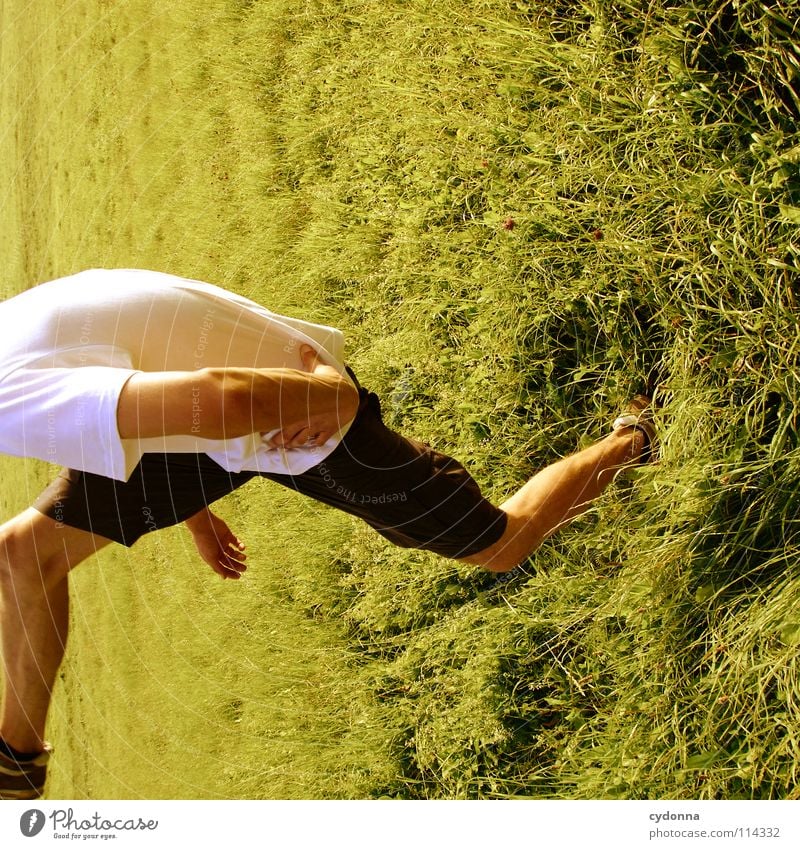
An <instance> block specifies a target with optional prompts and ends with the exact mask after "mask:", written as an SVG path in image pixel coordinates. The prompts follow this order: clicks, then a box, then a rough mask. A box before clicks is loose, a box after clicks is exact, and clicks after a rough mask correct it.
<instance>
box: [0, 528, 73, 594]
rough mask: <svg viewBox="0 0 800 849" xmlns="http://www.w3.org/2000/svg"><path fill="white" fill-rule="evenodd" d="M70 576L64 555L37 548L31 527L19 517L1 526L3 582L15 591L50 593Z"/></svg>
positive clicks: (0, 547) (0, 571)
mask: <svg viewBox="0 0 800 849" xmlns="http://www.w3.org/2000/svg"><path fill="white" fill-rule="evenodd" d="M67 572H69V565H68V564H67V563H66V558H65V556H64V554H63V552H59V551H55V552H53V551H49V550H47V546H45V547H44V549H43V548H42V547H41V546H37V544H36V538H35V535H34V533H33V529H32V527H31V523H30V522H28V521H26V516H25V514H24V513H23V514H20V515H19V516H17V517H15V518H14V519H11V520H9V521H8V522H6V523H5V524H4V525H2V526H0V581H2V583H3V584H4V585H5V586H7V587H12V586H13V587H14V589H15V591H17V590H21V589H23V588H31V587H44V588H45V589H49V588H50V587H51V586H54V585H55V584H57V583H59V582H60V581H61V580H63V579H64V577H65V576H66V574H67Z"/></svg>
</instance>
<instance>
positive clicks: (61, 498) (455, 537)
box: [33, 389, 506, 558]
mask: <svg viewBox="0 0 800 849" xmlns="http://www.w3.org/2000/svg"><path fill="white" fill-rule="evenodd" d="M360 393H361V405H360V407H359V412H358V415H357V416H356V420H355V421H354V422H353V424H352V425H351V427H350V430H349V431H348V433H347V435H346V436H345V438H344V439H343V440H342V442H341V443H340V444H339V445H338V446H337V448H336V449H335V450H334V451H333V453H332V454H330V455H329V456H328V457H326V458H325V460H323V461H322V462H321V463H320V464H319V465H317V466H314V467H313V468H312V469H309V470H308V471H307V472H304V473H303V474H301V475H276V474H262V473H259V472H239V473H231V472H226V471H225V470H224V469H223V468H222V467H221V466H219V465H218V464H217V463H215V462H214V461H213V460H211V459H210V458H209V457H207V456H206V455H205V454H146V455H144V457H142V460H141V462H140V463H139V465H138V466H137V467H136V469H135V470H134V472H133V474H132V475H131V477H130V478H129V480H127V481H125V482H124V483H123V482H120V481H115V480H111V479H110V478H104V477H100V476H99V475H94V474H91V473H88V472H77V471H74V470H72V469H65V470H64V471H62V472H61V474H60V475H59V477H58V478H56V480H55V481H54V482H53V483H52V484H51V485H50V486H49V487H48V488H47V489H46V490H45V491H44V492H43V493H42V495H41V496H40V497H39V498H38V499H37V501H36V503H35V504H34V505H33V506H34V507H35V508H36V509H37V510H39V512H41V513H44V514H45V515H46V516H49V517H50V518H52V519H55V520H56V521H58V522H61V523H63V524H65V525H69V526H71V527H76V528H80V529H81V530H86V531H90V532H91V533H94V534H99V535H100V536H104V537H107V538H108V539H111V540H114V541H115V542H119V543H122V544H123V545H128V546H130V545H133V544H134V543H135V542H136V540H138V539H139V537H140V536H142V535H143V534H146V533H148V532H150V531H155V530H158V529H159V528H165V527H168V526H169V525H175V524H177V523H178V522H182V521H184V520H185V519H188V518H189V517H190V516H193V515H194V514H195V513H197V512H198V511H200V510H202V509H203V508H204V507H206V506H208V505H209V504H212V503H213V502H214V501H216V500H217V499H219V498H222V497H223V496H224V495H227V494H228V493H230V492H233V490H235V489H237V488H238V487H240V486H242V485H243V484H245V483H247V481H249V480H252V479H253V478H255V477H265V478H269V479H270V480H273V481H275V482H276V483H279V484H281V485H282V486H285V487H288V488H290V489H295V490H297V491H298V492H301V493H303V494H304V495H308V496H310V497H311V498H314V499H316V500H317V501H321V502H323V503H325V504H329V505H331V506H332V507H336V508H338V509H339V510H344V511H345V512H346V513H350V514H351V515H353V516H358V517H359V518H360V519H363V520H364V521H365V522H367V524H369V525H370V526H371V527H373V528H375V530H376V531H378V533H380V534H382V535H383V536H384V537H386V538H387V539H388V540H390V541H391V542H393V543H395V544H396V545H399V546H402V547H404V548H421V549H425V550H427V551H433V552H436V553H437V554H441V555H443V556H445V557H455V558H458V557H466V556H468V555H470V554H475V553H477V552H479V551H481V550H482V549H484V548H486V547H487V546H489V545H491V544H492V543H494V542H496V541H497V540H498V539H499V538H500V537H501V536H502V534H503V531H504V530H505V526H506V514H505V513H504V512H503V511H502V510H499V509H498V508H497V507H495V506H494V505H492V504H491V503H490V502H488V501H487V500H486V499H485V498H484V497H483V496H482V495H481V493H480V489H479V487H478V485H477V483H476V482H475V481H474V480H473V478H472V477H471V475H470V474H469V473H468V472H467V471H466V469H464V467H463V466H462V465H461V464H460V463H458V462H457V461H456V460H453V459H452V458H450V457H447V456H445V455H444V454H440V453H439V452H437V451H434V450H433V449H432V448H430V447H429V446H427V445H423V444H422V443H420V442H416V441H414V440H411V439H406V438H405V437H403V436H400V435H399V434H397V433H394V432H393V431H391V430H389V429H388V428H387V427H386V426H385V425H384V423H383V420H382V418H381V411H380V404H379V402H378V398H377V396H376V395H374V394H373V393H371V392H367V391H366V390H364V389H361V390H360Z"/></svg>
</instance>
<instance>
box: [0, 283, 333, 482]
mask: <svg viewBox="0 0 800 849" xmlns="http://www.w3.org/2000/svg"><path fill="white" fill-rule="evenodd" d="M303 344H308V345H313V346H314V347H315V348H316V349H317V351H318V352H319V353H320V355H321V356H322V359H323V360H324V361H325V362H326V363H328V364H329V365H333V366H334V367H336V368H337V369H338V370H339V371H340V372H341V373H342V374H345V371H344V359H343V356H344V337H343V335H342V333H341V331H339V330H336V329H335V328H332V327H324V326H321V325H316V324H310V323H308V322H305V321H300V320H298V319H292V318H285V317H284V316H280V315H276V314H275V313H272V312H270V311H269V310H267V309H265V308H264V307H262V306H260V305H259V304H257V303H255V302H253V301H250V300H248V299H247V298H242V297H239V296H238V295H234V294H233V293H231V292H228V291H226V290H224V289H220V288H218V287H216V286H211V285H209V284H208V283H200V282H198V281H194V280H184V279H183V278H180V277H173V276H171V275H168V274H161V273H158V272H153V271H138V270H101V269H97V270H92V271H84V272H81V273H80V274H75V275H73V276H71V277H64V278H62V279H60V280H54V281H52V282H50V283H43V284H41V285H40V286H34V287H33V288H32V289H28V290H27V291H25V292H23V293H22V294H20V295H17V296H16V297H13V298H10V299H9V300H7V301H3V302H2V303H0V451H2V452H3V453H6V454H14V455H17V456H21V457H36V458H39V459H41V460H46V461H48V462H51V463H57V464H59V465H63V466H68V467H70V468H73V469H81V470H83V471H87V472H95V473H97V474H100V475H104V476H105V477H109V478H115V479H116V480H127V478H128V477H129V476H130V474H131V472H132V471H133V469H134V468H135V467H136V464H137V463H138V462H139V460H140V459H141V456H142V454H144V453H149V452H155V453H162V452H184V453H202V454H207V455H208V456H209V457H211V458H212V459H213V460H215V461H216V462H217V463H219V464H220V465H221V466H222V467H223V468H225V469H227V470H228V471H232V472H238V471H243V470H253V471H262V472H275V473H278V474H300V473H301V472H304V471H306V470H307V469H309V468H311V467H312V466H314V465H316V464H317V463H319V462H321V461H322V460H323V459H324V458H325V457H326V456H328V454H330V452H331V451H333V449H334V448H335V447H336V445H337V444H338V443H339V441H340V440H341V438H342V436H343V433H344V431H342V432H340V433H339V434H337V435H336V436H335V437H332V438H331V439H330V440H328V442H326V443H325V444H324V445H321V446H319V447H316V448H295V449H291V450H277V449H273V448H270V447H269V446H268V445H267V444H266V440H267V439H268V438H269V436H270V435H271V434H260V433H254V434H252V435H249V436H243V437H239V438H236V439H227V440H224V441H223V440H211V439H200V438H197V437H195V436H192V435H190V434H187V435H182V436H168V437H159V438H155V439H121V438H120V436H119V433H118V430H117V402H118V399H119V395H120V392H121V391H122V387H123V386H124V385H125V383H126V382H127V380H128V379H129V378H130V376H131V375H132V374H134V373H135V372H137V371H146V372H154V371H191V370H195V369H200V368H205V367H209V366H215V367H220V366H223V367H225V366H227V367H237V366H238V367H248V368H249V367H252V368H295V369H300V368H302V363H301V360H300V353H299V349H300V346H301V345H303ZM200 404H201V399H200V398H199V396H198V398H197V409H196V410H195V409H193V413H197V414H199V413H200V412H201V408H200Z"/></svg>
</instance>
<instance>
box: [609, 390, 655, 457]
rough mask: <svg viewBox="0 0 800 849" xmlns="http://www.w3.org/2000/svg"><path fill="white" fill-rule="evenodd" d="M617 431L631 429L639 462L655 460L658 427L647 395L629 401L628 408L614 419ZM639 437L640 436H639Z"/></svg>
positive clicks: (637, 396)
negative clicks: (654, 421) (656, 427)
mask: <svg viewBox="0 0 800 849" xmlns="http://www.w3.org/2000/svg"><path fill="white" fill-rule="evenodd" d="M611 427H612V429H613V430H614V431H615V432H618V431H622V430H626V429H628V428H630V429H631V431H632V433H633V436H634V441H633V451H634V456H635V457H636V459H637V463H638V464H640V465H641V464H643V463H648V462H654V461H655V457H656V452H657V443H658V440H657V437H656V429H655V425H654V424H653V407H652V402H651V400H650V399H649V398H648V397H647V396H646V395H636V396H634V397H633V398H632V399H631V400H630V401H629V402H628V410H627V412H626V413H624V414H623V415H621V416H620V417H619V418H617V419H615V420H614V424H613V425H612V426H611ZM637 437H638V438H637Z"/></svg>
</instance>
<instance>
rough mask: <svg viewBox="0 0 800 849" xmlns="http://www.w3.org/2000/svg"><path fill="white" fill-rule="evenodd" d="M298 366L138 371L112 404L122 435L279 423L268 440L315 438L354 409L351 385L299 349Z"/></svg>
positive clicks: (206, 433)
mask: <svg viewBox="0 0 800 849" xmlns="http://www.w3.org/2000/svg"><path fill="white" fill-rule="evenodd" d="M303 363H304V365H305V366H306V367H307V368H309V371H308V372H305V371H300V370H297V369H253V368H207V369H200V370H198V371H172V372H138V373H137V374H134V375H133V376H132V377H131V379H130V380H129V381H128V382H127V383H126V384H125V387H124V388H123V390H122V392H121V394H120V397H119V403H118V405H117V426H118V429H119V434H120V436H121V437H122V438H123V439H135V438H137V437H138V438H142V439H144V438H148V437H154V436H173V435H177V434H187V435H189V434H191V435H193V436H197V437H200V438H205V439H232V438H235V437H237V436H245V435H247V434H251V433H268V432H270V431H273V430H280V431H281V433H280V434H279V435H278V437H276V439H275V440H274V443H275V446H276V447H277V446H279V445H282V446H284V447H297V446H299V445H303V444H307V443H308V441H309V439H310V438H311V437H315V440H314V441H316V442H318V443H322V442H324V441H325V440H326V439H327V438H329V437H330V436H332V435H333V434H334V433H336V432H337V431H338V430H340V429H341V428H342V427H343V426H344V425H345V424H347V422H349V421H350V420H351V419H352V418H353V417H354V416H355V414H356V411H357V408H358V392H357V391H356V389H355V387H354V386H353V385H352V384H351V383H350V382H349V381H348V380H346V379H345V378H343V377H342V376H341V375H339V374H338V372H336V370H335V369H333V368H330V367H329V366H325V365H323V364H321V363H320V361H319V359H318V357H317V356H316V354H315V352H314V351H313V349H311V348H307V347H306V348H305V350H304V352H303Z"/></svg>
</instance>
